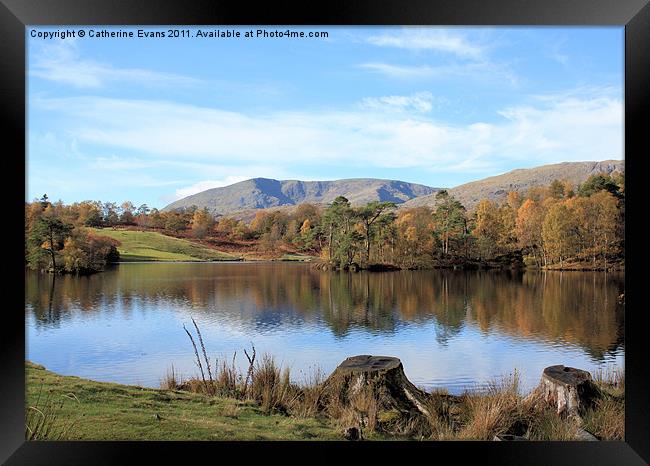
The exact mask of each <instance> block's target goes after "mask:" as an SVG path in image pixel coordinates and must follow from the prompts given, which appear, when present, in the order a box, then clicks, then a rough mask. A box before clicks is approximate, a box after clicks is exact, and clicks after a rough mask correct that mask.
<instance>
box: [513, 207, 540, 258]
mask: <svg viewBox="0 0 650 466" xmlns="http://www.w3.org/2000/svg"><path fill="white" fill-rule="evenodd" d="M544 215H545V212H544V208H543V207H542V205H541V204H540V203H539V202H536V201H533V200H532V199H526V200H525V201H524V203H523V204H522V205H521V207H520V208H519V210H518V211H517V220H516V224H515V232H516V236H517V241H518V244H519V247H521V248H522V249H525V250H527V251H528V252H530V253H531V254H532V255H533V257H534V258H535V261H536V262H537V264H538V265H540V262H542V261H543V263H544V265H546V253H545V250H544V248H543V239H542V225H543V224H544Z"/></svg>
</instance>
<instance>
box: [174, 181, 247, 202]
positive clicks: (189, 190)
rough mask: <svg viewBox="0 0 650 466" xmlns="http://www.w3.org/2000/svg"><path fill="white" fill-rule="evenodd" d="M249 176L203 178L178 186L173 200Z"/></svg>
mask: <svg viewBox="0 0 650 466" xmlns="http://www.w3.org/2000/svg"><path fill="white" fill-rule="evenodd" d="M250 178H251V177H248V176H227V177H225V178H224V179H222V180H204V181H199V182H198V183H194V184H193V185H191V186H187V187H185V188H180V189H177V190H176V193H175V195H174V197H173V200H178V199H182V198H184V197H187V196H191V195H192V194H196V193H200V192H202V191H206V190H208V189H212V188H221V187H223V186H229V185H231V184H235V183H239V182H240V181H244V180H248V179H250Z"/></svg>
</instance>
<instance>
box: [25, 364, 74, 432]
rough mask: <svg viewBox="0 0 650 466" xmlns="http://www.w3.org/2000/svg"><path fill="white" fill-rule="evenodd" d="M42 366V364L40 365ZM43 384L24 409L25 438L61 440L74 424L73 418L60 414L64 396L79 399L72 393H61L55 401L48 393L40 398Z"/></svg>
mask: <svg viewBox="0 0 650 466" xmlns="http://www.w3.org/2000/svg"><path fill="white" fill-rule="evenodd" d="M40 367H42V366H40ZM42 393H43V386H42V385H41V387H40V389H39V391H38V395H37V396H36V399H35V400H33V403H31V404H30V403H28V406H27V409H26V411H25V440H62V439H64V438H66V437H67V435H68V433H69V432H70V430H71V429H72V428H73V426H74V419H73V418H63V419H62V417H61V416H60V413H61V409H62V408H63V405H64V402H65V400H64V398H65V399H69V400H75V401H77V402H78V401H79V400H78V399H77V398H76V396H75V395H74V393H69V394H61V399H60V400H59V401H58V402H57V401H54V400H53V399H52V395H51V394H50V393H48V394H47V395H46V396H45V398H42Z"/></svg>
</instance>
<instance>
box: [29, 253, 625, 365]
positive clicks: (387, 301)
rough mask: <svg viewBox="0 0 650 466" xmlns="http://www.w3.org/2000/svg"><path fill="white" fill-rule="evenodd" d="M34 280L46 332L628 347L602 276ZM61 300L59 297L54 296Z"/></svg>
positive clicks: (142, 275)
mask: <svg viewBox="0 0 650 466" xmlns="http://www.w3.org/2000/svg"><path fill="white" fill-rule="evenodd" d="M51 283H52V277H49V276H43V275H38V274H36V273H31V272H30V273H28V275H27V290H26V303H27V304H28V306H29V308H30V309H31V310H32V312H34V316H35V317H36V320H37V322H38V323H41V324H44V325H56V324H57V322H58V321H60V320H62V319H63V320H65V319H67V318H68V317H69V316H70V315H71V313H73V312H75V311H82V312H84V313H96V312H99V311H101V312H102V313H107V312H112V313H116V314H118V315H119V314H121V313H124V314H128V313H130V312H131V310H132V309H134V308H138V309H139V310H140V311H141V312H152V313H154V312H156V311H157V310H158V309H161V308H167V309H174V310H176V311H188V310H191V311H192V312H204V313H206V315H207V316H214V317H215V318H218V319H220V320H222V321H224V323H228V324H231V325H234V326H236V327H237V328H240V329H242V330H245V329H246V328H249V329H250V328H252V327H255V328H258V327H264V328H267V329H268V328H280V327H282V326H287V325H296V324H300V323H301V322H309V321H315V320H322V321H324V322H325V323H326V324H327V325H328V326H329V327H330V328H331V329H332V331H333V332H334V333H335V334H337V335H344V334H346V333H347V332H348V331H349V329H351V328H355V327H357V328H365V329H368V330H371V331H374V332H380V333H382V332H383V333H385V332H391V333H392V332H394V331H395V329H396V327H397V326H398V325H399V324H400V323H409V322H411V323H417V322H428V321H430V320H431V319H435V321H436V323H437V327H439V328H440V332H439V333H438V338H439V339H440V341H441V343H444V341H447V340H449V339H450V338H453V337H454V335H456V334H457V333H458V332H459V331H460V330H461V329H462V327H463V326H464V325H475V326H476V327H477V328H479V329H481V330H483V331H486V332H487V331H488V330H489V329H498V330H499V331H501V332H505V333H508V334H511V335H515V336H520V337H523V338H536V339H543V340H553V341H555V340H558V341H568V342H572V343H577V344H580V345H582V346H583V347H585V348H586V349H587V350H588V351H589V352H590V353H591V355H592V356H594V357H596V358H602V357H603V354H604V353H605V352H607V351H612V350H614V349H616V348H617V347H619V346H620V345H622V343H623V342H622V338H623V309H622V306H621V305H619V304H618V302H617V296H618V295H619V294H620V293H621V292H622V290H623V276H622V275H620V274H619V275H614V274H608V275H605V274H602V273H566V272H565V273H560V272H547V273H533V272H526V273H495V272H453V271H418V272H407V271H403V272H391V273H352V274H350V273H337V272H334V273H331V272H320V271H315V270H311V269H309V268H308V267H307V266H304V265H301V264H280V263H275V264H129V265H122V266H120V267H118V268H116V269H113V270H109V271H107V272H104V273H101V274H96V275H92V276H90V277H81V278H75V277H72V276H62V277H57V279H56V280H55V283H54V289H53V290H52V286H51ZM52 291H53V292H52Z"/></svg>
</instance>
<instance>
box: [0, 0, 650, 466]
mask: <svg viewBox="0 0 650 466" xmlns="http://www.w3.org/2000/svg"><path fill="white" fill-rule="evenodd" d="M48 24H49V25H90V24H110V25H153V24H175V25H190V24H233V25H243V24H259V25H274V24H294V25H339V24H340V25H360V24H366V25H388V24H395V25H491V26H498V25H527V26H532V25H558V26H559V25H575V26H587V25H597V26H606V25H619V26H625V166H626V169H625V178H626V192H627V195H626V210H627V213H628V215H627V217H626V234H625V242H626V251H627V254H626V256H627V258H626V269H627V273H626V278H625V280H626V292H625V294H626V313H625V319H626V321H625V345H626V356H625V366H626V418H625V432H626V434H625V436H626V440H625V441H624V442H347V443H346V442H305V443H297V444H296V443H290V444H289V443H288V442H273V443H267V442H189V443H187V442H25V441H24V397H25V367H24V361H25V343H26V342H25V335H24V317H22V314H21V313H20V312H19V311H18V309H20V306H21V304H19V303H18V301H19V299H20V298H19V295H20V291H19V289H20V287H19V286H18V284H16V285H15V286H8V287H7V288H6V289H5V294H6V295H10V296H11V298H12V300H11V303H12V305H9V306H7V307H6V308H5V309H4V311H5V312H4V316H3V317H4V320H5V322H4V325H3V326H2V327H3V328H2V330H3V336H2V339H1V340H0V347H1V348H2V353H1V354H2V366H1V367H2V369H3V370H2V372H3V375H4V378H3V380H2V381H1V382H0V405H1V407H2V408H1V412H0V425H1V431H0V432H1V435H0V461H2V462H5V461H6V464H30V465H37V464H67V465H69V464H119V463H125V464H128V463H130V462H135V461H136V458H137V457H138V456H139V455H142V454H144V455H145V458H146V462H147V463H153V462H163V463H165V462H171V461H175V462H176V461H195V460H197V459H196V457H197V455H200V456H203V455H205V458H210V459H211V460H214V461H218V460H220V457H219V456H218V455H220V454H221V453H224V452H226V453H228V454H234V455H237V456H239V457H240V458H243V459H246V458H249V457H250V455H251V454H252V453H257V454H263V455H264V456H268V458H277V459H280V460H282V461H291V460H292V459H295V460H298V461H311V460H312V459H313V458H318V457H325V456H324V455H328V454H331V453H334V451H333V450H336V454H337V455H341V454H342V455H345V456H342V457H341V458H347V457H348V455H351V454H355V455H356V454H358V455H360V456H361V455H362V456H363V457H364V458H365V460H366V461H367V460H371V461H372V460H373V458H382V457H385V456H386V455H389V454H397V455H399V456H401V457H402V458H404V459H407V460H408V461H416V459H415V458H411V457H410V455H411V454H423V455H425V456H424V457H423V458H425V459H426V458H429V460H431V461H436V462H437V461H439V460H441V458H442V456H441V454H442V455H451V456H452V457H453V458H455V460H454V461H455V462H456V463H457V462H459V461H460V462H461V463H462V462H464V460H465V459H467V458H468V457H469V456H470V455H471V456H472V457H473V458H474V459H473V461H472V462H474V461H482V462H486V461H487V462H489V463H494V464H504V465H505V464H517V465H522V464H528V465H538V464H539V465H548V464H553V465H556V464H567V465H569V464H570V465H582V464H584V465H637V464H638V465H641V464H648V462H650V442H648V439H650V404H649V403H648V398H649V396H648V393H650V383H649V382H648V380H649V379H650V377H648V376H649V375H650V364H648V363H647V361H648V358H647V356H648V349H647V345H644V343H645V342H644V339H645V333H646V332H645V328H646V327H645V326H644V325H643V313H644V311H645V309H644V308H643V307H642V306H643V303H642V299H643V295H642V289H641V287H642V285H641V280H643V275H642V267H643V265H644V264H645V263H647V261H645V260H644V259H645V254H644V250H643V244H642V243H641V241H642V231H643V230H642V227H641V225H640V221H637V219H640V218H641V217H642V215H643V209H642V205H643V204H642V203H643V202H644V197H643V192H642V191H641V190H642V187H643V184H642V183H643V182H642V178H641V177H642V176H643V170H642V168H643V158H644V156H648V155H649V154H650V151H649V150H648V148H649V144H648V137H647V135H646V134H645V133H646V132H647V131H645V128H644V122H645V121H648V120H649V119H650V118H649V117H650V101H649V99H648V96H649V94H650V58H649V55H650V5H649V4H648V0H545V1H540V0H492V1H487V0H454V1H444V0H410V1H408V2H399V1H397V0H391V1H389V0H348V1H343V0H335V1H330V2H318V3H314V2H306V1H303V2H288V1H274V2H266V3H260V4H259V5H256V6H255V7H251V6H250V5H249V4H247V3H244V2H235V1H232V0H230V1H220V0H185V1H182V2H181V1H172V0H131V1H129V0H112V1H95V0H93V1H90V0H0V25H1V26H0V31H1V36H0V58H1V61H0V63H2V73H0V80H2V92H1V93H0V100H1V105H0V114H1V116H2V128H3V130H4V131H3V133H4V135H5V138H4V141H3V142H4V145H5V147H7V149H6V151H4V157H3V158H2V161H3V162H4V163H3V165H4V167H3V168H4V173H5V176H6V178H9V179H5V181H6V182H5V186H7V187H8V186H12V183H8V182H9V181H13V180H18V183H17V184H18V185H20V179H21V175H22V179H23V180H25V163H26V159H25V158H24V157H23V155H24V154H25V149H26V142H25V116H26V115H25V113H26V107H25V90H26V85H25V82H26V80H25V72H26V65H25V27H26V26H27V25H48ZM25 182H26V181H25ZM23 187H24V186H23ZM5 199H10V201H9V202H8V203H7V205H9V206H10V208H11V216H12V217H13V218H14V219H15V220H14V221H15V222H16V223H13V221H12V222H11V223H9V222H6V223H5V228H3V230H6V232H8V233H9V234H10V236H9V237H8V238H7V239H5V243H4V246H5V250H6V252H9V253H11V254H13V256H11V257H10V258H8V259H6V261H7V262H6V263H5V264H9V265H5V267H4V268H5V270H6V271H7V272H8V274H9V277H19V276H20V277H24V257H21V255H22V254H23V251H21V250H20V248H19V247H16V245H18V244H21V243H22V242H23V241H24V231H23V230H22V229H21V228H20V227H19V225H20V223H19V222H21V220H20V218H23V219H24V201H25V198H24V191H20V189H18V188H15V187H14V188H5ZM635 225H638V226H637V227H635ZM23 244H24V243H23ZM19 268H22V270H18V269H19ZM16 281H18V280H16ZM23 289H24V282H23ZM22 305H24V304H22ZM20 329H22V330H23V331H21V330H20ZM404 455H408V456H406V457H404ZM176 458H178V459H176ZM223 458H225V456H224V457H223ZM137 461H138V462H140V461H142V460H137Z"/></svg>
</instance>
